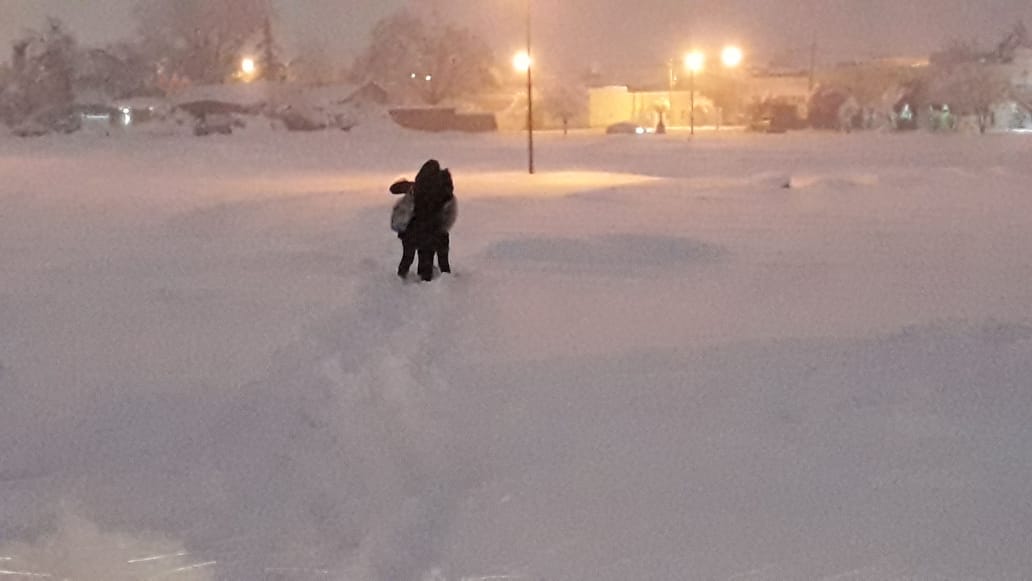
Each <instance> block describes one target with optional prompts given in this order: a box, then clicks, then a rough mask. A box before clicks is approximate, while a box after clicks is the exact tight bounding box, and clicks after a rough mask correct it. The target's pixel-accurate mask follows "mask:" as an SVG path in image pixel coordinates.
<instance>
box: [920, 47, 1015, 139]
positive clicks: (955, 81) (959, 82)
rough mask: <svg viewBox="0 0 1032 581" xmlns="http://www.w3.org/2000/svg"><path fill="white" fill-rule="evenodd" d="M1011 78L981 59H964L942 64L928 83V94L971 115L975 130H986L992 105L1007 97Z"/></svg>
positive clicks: (955, 111)
mask: <svg viewBox="0 0 1032 581" xmlns="http://www.w3.org/2000/svg"><path fill="white" fill-rule="evenodd" d="M1009 90H1010V82H1009V80H1008V78H1007V76H1006V75H1005V74H1004V72H1003V71H1001V70H1000V69H999V68H998V67H996V66H995V65H991V64H985V63H981V62H967V63H961V64H957V65H954V66H949V67H942V68H940V69H939V70H938V71H937V74H936V75H935V77H934V79H933V81H932V83H931V90H930V93H931V96H932V98H933V99H934V100H936V101H938V102H939V103H943V104H946V105H949V106H950V108H951V109H952V110H953V111H954V113H956V114H959V115H961V116H966V115H973V116H975V118H976V119H977V121H978V130H979V132H981V133H985V132H986V131H987V130H988V129H989V126H990V125H991V124H992V117H993V113H992V111H993V106H995V105H997V104H998V103H1000V101H1002V100H1004V99H1005V98H1007V96H1008V93H1009Z"/></svg>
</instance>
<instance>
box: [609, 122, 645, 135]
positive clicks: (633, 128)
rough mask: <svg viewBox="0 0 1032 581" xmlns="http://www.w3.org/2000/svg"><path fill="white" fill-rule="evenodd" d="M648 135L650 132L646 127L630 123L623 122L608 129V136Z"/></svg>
mask: <svg viewBox="0 0 1032 581" xmlns="http://www.w3.org/2000/svg"><path fill="white" fill-rule="evenodd" d="M646 133H648V131H647V130H646V129H645V128H644V127H642V126H641V125H638V124H637V123H631V122H630V121H621V122H620V123H613V124H612V125H610V126H609V127H606V134H607V135H645V134H646Z"/></svg>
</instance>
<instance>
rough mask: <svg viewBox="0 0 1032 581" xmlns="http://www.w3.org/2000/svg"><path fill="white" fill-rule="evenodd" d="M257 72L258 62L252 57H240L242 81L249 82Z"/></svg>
mask: <svg viewBox="0 0 1032 581" xmlns="http://www.w3.org/2000/svg"><path fill="white" fill-rule="evenodd" d="M257 74H258V63H257V62H255V60H254V58H252V57H249V56H246V57H244V58H242V59H240V78H241V79H243V80H244V82H247V83H249V82H251V81H253V80H254V79H255V76H256V75H257Z"/></svg>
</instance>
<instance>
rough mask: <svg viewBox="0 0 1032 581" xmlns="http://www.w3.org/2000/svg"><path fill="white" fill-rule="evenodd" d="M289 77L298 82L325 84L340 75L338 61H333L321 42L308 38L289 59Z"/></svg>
mask: <svg viewBox="0 0 1032 581" xmlns="http://www.w3.org/2000/svg"><path fill="white" fill-rule="evenodd" d="M289 77H290V80H292V81H296V82H299V83H307V84H310V85H326V84H329V83H332V82H333V81H335V80H337V79H338V78H340V77H341V72H340V63H337V62H334V60H333V59H332V58H331V57H330V52H329V51H328V50H327V49H326V47H325V46H324V45H323V44H321V43H319V42H317V41H313V40H309V41H307V42H305V43H303V44H302V45H301V47H300V48H299V49H298V51H297V56H296V57H295V58H294V60H292V61H290V67H289Z"/></svg>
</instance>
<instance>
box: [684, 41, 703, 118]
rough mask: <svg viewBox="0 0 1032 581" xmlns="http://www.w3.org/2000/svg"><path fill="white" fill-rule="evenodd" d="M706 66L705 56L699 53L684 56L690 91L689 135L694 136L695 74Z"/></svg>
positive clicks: (694, 52)
mask: <svg viewBox="0 0 1032 581" xmlns="http://www.w3.org/2000/svg"><path fill="white" fill-rule="evenodd" d="M705 66H706V55H705V54H703V53H702V52H700V51H697V50H694V51H692V52H690V53H688V54H686V55H685V56H684V68H685V69H687V70H688V73H689V79H690V85H689V91H691V99H690V102H689V105H688V107H689V108H690V109H691V112H690V113H689V118H690V120H691V121H690V123H691V134H692V135H695V74H696V73H698V72H701V71H702V69H703V68H705Z"/></svg>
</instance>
